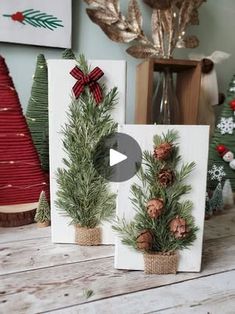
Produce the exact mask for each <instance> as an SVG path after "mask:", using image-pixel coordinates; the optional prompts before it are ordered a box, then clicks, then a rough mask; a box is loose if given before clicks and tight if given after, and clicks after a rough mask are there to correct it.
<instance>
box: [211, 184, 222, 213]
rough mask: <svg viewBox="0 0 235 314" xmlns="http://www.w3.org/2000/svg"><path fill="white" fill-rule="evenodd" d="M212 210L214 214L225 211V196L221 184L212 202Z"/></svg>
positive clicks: (214, 193)
mask: <svg viewBox="0 0 235 314" xmlns="http://www.w3.org/2000/svg"><path fill="white" fill-rule="evenodd" d="M210 206H211V210H212V211H213V212H219V211H222V210H223V207H224V203H223V194H222V184H221V183H220V182H219V183H218V185H217V187H216V189H215V190H214V192H213V195H212V197H211V200H210Z"/></svg>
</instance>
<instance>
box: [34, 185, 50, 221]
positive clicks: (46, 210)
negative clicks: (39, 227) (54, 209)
mask: <svg viewBox="0 0 235 314" xmlns="http://www.w3.org/2000/svg"><path fill="white" fill-rule="evenodd" d="M50 220H51V216H50V207H49V204H48V202H47V198H46V194H45V192H44V191H42V192H41V194H40V197H39V202H38V207H37V211H36V215H35V221H36V222H39V223H45V222H49V221H50Z"/></svg>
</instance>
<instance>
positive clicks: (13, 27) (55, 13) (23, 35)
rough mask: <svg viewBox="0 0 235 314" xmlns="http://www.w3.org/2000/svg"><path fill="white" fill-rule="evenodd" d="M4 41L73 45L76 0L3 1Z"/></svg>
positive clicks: (0, 32) (1, 27)
mask: <svg viewBox="0 0 235 314" xmlns="http://www.w3.org/2000/svg"><path fill="white" fill-rule="evenodd" d="M43 13H44V16H43ZM53 18H54V19H53ZM55 19H56V20H55ZM0 41H2V42H13V43H19V44H29V45H37V46H49V47H60V48H71V42H72V0H56V1H52V0H10V1H9V0H1V1H0Z"/></svg>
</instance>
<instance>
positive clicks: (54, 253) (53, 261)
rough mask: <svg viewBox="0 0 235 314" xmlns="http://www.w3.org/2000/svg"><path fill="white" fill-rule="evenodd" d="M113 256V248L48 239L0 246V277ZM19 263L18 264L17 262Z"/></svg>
mask: <svg viewBox="0 0 235 314" xmlns="http://www.w3.org/2000/svg"><path fill="white" fill-rule="evenodd" d="M113 255H114V247H113V246H98V247H97V246H96V247H81V246H78V245H72V244H68V245H63V244H53V243H51V239H50V238H46V239H42V238H38V239H35V240H27V241H21V242H19V243H18V242H13V243H10V245H8V244H7V243H5V244H4V245H0V260H1V261H2V262H1V264H0V275H3V274H10V273H15V272H21V271H26V270H33V269H38V268H45V267H51V266H56V265H62V264H69V263H75V262H84V261H88V260H91V259H97V258H104V257H110V256H113ZM19 261H20V262H19Z"/></svg>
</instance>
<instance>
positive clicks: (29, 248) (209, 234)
mask: <svg viewBox="0 0 235 314" xmlns="http://www.w3.org/2000/svg"><path fill="white" fill-rule="evenodd" d="M234 213H235V212H234V211H226V212H225V213H224V214H223V215H221V216H216V217H213V219H211V220H209V221H207V222H206V225H205V238H206V239H217V238H221V237H224V236H229V235H235V228H234V225H235V217H234ZM0 230H1V229H0ZM1 231H4V234H3V238H5V240H6V239H9V240H12V237H13V235H14V234H15V242H14V241H13V242H10V241H9V243H7V241H6V242H5V243H2V244H1V243H0V259H1V260H2V261H3V262H2V263H1V265H0V275H1V274H9V273H14V272H20V271H24V270H32V269H36V268H44V267H50V266H55V265H61V264H67V263H74V262H79V261H84V260H90V259H92V258H94V259H96V258H101V257H108V256H112V255H113V247H110V248H107V247H98V248H81V247H77V246H74V245H56V244H52V243H51V239H50V237H49V236H50V228H45V229H40V228H37V227H36V225H32V226H27V227H22V228H13V229H12V228H10V229H4V230H1ZM45 236H47V238H46V237H45ZM31 237H33V238H34V239H32V240H31V239H30V238H31ZM25 239H26V240H25ZM27 239H28V240H27ZM2 240H3V239H2V237H1V241H2ZM19 260H20V263H19Z"/></svg>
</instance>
